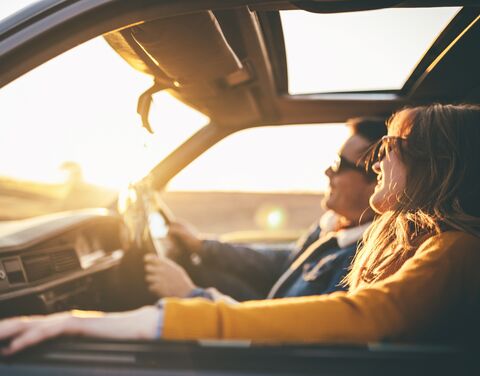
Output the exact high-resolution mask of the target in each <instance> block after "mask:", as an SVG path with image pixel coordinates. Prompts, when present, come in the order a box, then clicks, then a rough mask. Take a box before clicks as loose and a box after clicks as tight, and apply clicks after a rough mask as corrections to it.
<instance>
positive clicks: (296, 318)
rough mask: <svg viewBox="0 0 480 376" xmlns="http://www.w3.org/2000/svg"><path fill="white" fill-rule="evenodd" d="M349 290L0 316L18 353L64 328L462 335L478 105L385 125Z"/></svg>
mask: <svg viewBox="0 0 480 376" xmlns="http://www.w3.org/2000/svg"><path fill="white" fill-rule="evenodd" d="M388 128H389V132H388V136H386V137H384V138H383V139H382V141H381V142H380V144H379V145H378V148H377V151H376V152H375V156H376V157H378V158H377V159H378V160H377V161H376V162H375V164H374V166H373V168H374V170H375V171H376V172H377V174H378V183H377V186H376V188H375V192H374V194H373V195H372V197H371V199H370V203H371V206H372V207H373V208H374V209H375V211H376V212H377V213H379V214H380V216H379V217H378V218H377V219H376V220H375V222H374V223H373V224H372V226H371V227H370V229H369V231H368V232H367V234H366V235H365V238H364V242H363V246H362V248H361V250H360V251H359V252H358V254H357V256H356V258H355V260H354V263H353V267H352V270H351V273H350V275H349V276H348V277H347V280H348V282H349V284H350V291H349V292H348V293H343V292H340V293H334V294H331V295H328V296H319V297H302V298H289V299H279V300H275V301H252V302H247V303H242V304H236V305H228V304H226V303H222V302H219V303H212V302H208V301H205V300H203V299H191V300H179V299H165V300H163V302H162V304H161V305H162V307H160V308H158V307H154V306H151V307H143V308H140V309H138V310H135V311H131V312H126V313H121V314H104V313H98V312H93V313H91V312H64V313H59V314H54V315H49V316H43V317H29V318H13V319H8V320H5V321H3V322H1V323H0V339H11V342H10V344H9V346H8V347H6V348H4V349H3V353H4V354H12V353H14V352H16V351H19V350H20V349H23V348H24V347H27V346H30V345H32V344H34V343H37V342H39V341H41V340H44V339H46V338H50V337H53V336H57V335H61V334H71V335H85V336H96V337H107V338H156V337H159V336H160V335H161V337H162V338H166V339H195V338H226V339H253V340H256V341H277V342H280V341H281V342H287V341H288V342H299V341H300V342H322V341H328V342H333V341H343V342H350V343H351V342H367V341H377V340H385V339H394V340H403V339H408V340H416V341H420V340H429V341H432V340H442V339H448V340H450V341H451V340H465V339H467V338H466V337H467V335H469V334H470V335H472V336H476V334H477V333H478V328H479V326H480V324H479V323H478V320H476V317H478V314H479V312H480V303H479V301H478V297H479V296H480V273H478V272H477V271H476V269H477V267H478V265H480V238H479V236H480V219H479V217H480V205H479V202H480V200H479V199H478V198H477V195H478V194H479V193H480V177H479V175H478V172H479V171H480V148H479V147H478V143H479V140H480V107H479V106H473V105H472V106H467V105H460V106H454V105H432V106H426V107H417V108H411V109H405V110H402V111H400V112H398V113H397V114H395V115H394V116H393V117H392V119H391V120H390V122H389V126H388Z"/></svg>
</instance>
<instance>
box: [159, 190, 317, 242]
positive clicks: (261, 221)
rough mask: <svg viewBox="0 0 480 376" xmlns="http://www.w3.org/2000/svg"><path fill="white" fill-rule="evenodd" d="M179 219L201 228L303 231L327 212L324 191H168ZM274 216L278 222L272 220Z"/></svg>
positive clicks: (220, 231)
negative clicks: (320, 192)
mask: <svg viewBox="0 0 480 376" xmlns="http://www.w3.org/2000/svg"><path fill="white" fill-rule="evenodd" d="M162 198H163V200H164V201H165V202H166V204H167V205H168V207H169V208H170V209H171V210H172V212H173V213H174V215H175V217H176V219H179V220H186V221H187V222H189V223H191V224H193V225H194V226H195V227H196V228H197V229H198V230H199V231H201V232H203V233H208V234H223V233H226V232H232V231H263V232H265V231H272V232H279V231H289V232H292V233H294V234H295V233H298V232H302V231H303V230H305V229H307V228H308V227H309V226H310V225H311V224H312V223H313V221H315V220H317V219H318V218H319V217H320V215H321V214H322V213H323V209H322V208H321V206H320V202H321V199H322V195H321V194H314V193H257V192H164V193H163V194H162ZM270 216H271V217H273V219H274V221H269V219H270Z"/></svg>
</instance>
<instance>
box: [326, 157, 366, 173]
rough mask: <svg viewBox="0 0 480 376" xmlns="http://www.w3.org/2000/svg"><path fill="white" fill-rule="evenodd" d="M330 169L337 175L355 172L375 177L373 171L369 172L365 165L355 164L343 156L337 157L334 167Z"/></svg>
mask: <svg viewBox="0 0 480 376" xmlns="http://www.w3.org/2000/svg"><path fill="white" fill-rule="evenodd" d="M330 169H331V170H332V172H333V173H335V174H339V173H341V172H342V171H347V170H353V171H358V172H360V173H362V174H364V175H367V176H371V175H374V173H373V171H368V170H367V168H366V167H365V165H364V164H363V163H360V164H357V163H355V162H352V161H349V160H348V159H347V158H345V157H344V156H343V155H337V157H336V158H335V160H334V161H333V163H332V165H331V166H330Z"/></svg>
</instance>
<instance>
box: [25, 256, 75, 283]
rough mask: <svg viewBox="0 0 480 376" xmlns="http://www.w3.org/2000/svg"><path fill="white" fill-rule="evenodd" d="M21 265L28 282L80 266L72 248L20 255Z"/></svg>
mask: <svg viewBox="0 0 480 376" xmlns="http://www.w3.org/2000/svg"><path fill="white" fill-rule="evenodd" d="M22 261H23V267H24V269H25V273H26V274H27V279H28V280H29V281H30V282H34V281H38V280H39V279H43V278H46V277H50V276H52V275H53V274H56V273H62V272H66V271H69V270H73V269H78V268H80V263H79V261H78V258H77V254H76V253H75V250H73V249H65V250H62V251H55V252H51V253H42V254H40V255H38V254H37V255H33V256H24V257H22Z"/></svg>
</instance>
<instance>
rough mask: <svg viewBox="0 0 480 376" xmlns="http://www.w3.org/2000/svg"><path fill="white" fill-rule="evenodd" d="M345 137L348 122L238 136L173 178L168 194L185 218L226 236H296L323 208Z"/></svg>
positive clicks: (203, 229)
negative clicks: (330, 172)
mask: <svg viewBox="0 0 480 376" xmlns="http://www.w3.org/2000/svg"><path fill="white" fill-rule="evenodd" d="M347 135H348V129H347V128H346V127H345V126H343V125H342V124H329V125H325V124H323V125H296V126H282V127H262V128H254V129H249V130H245V131H241V132H238V133H235V134H233V135H231V136H229V137H227V138H226V139H224V140H222V141H221V142H219V143H218V144H217V145H215V146H214V147H212V148H211V149H210V150H208V151H207V152H205V153H204V154H203V155H202V156H200V157H199V158H198V159H197V160H195V161H194V162H192V163H191V164H190V165H189V166H187V167H186V168H185V169H184V170H183V171H182V172H181V173H180V174H178V175H177V176H176V177H175V178H174V179H172V181H171V182H170V183H169V185H168V186H167V188H166V190H165V192H164V193H163V198H164V200H165V201H166V203H167V204H168V205H169V206H170V208H171V209H172V211H173V212H174V213H175V214H176V215H177V216H178V217H179V218H181V219H183V220H186V221H187V222H189V223H191V224H193V225H194V226H195V227H196V228H197V229H199V230H200V231H201V232H203V233H208V234H214V235H223V238H224V239H225V240H231V241H243V240H245V241H247V240H255V238H256V237H261V238H262V239H261V240H268V239H269V237H272V239H270V240H272V241H274V240H275V241H278V240H280V238H284V240H287V239H295V238H296V237H297V236H298V235H299V234H300V233H301V232H302V231H304V230H305V229H306V228H308V226H309V225H310V224H312V223H313V221H315V220H316V219H318V217H319V216H320V214H321V213H322V212H323V209H322V207H321V200H322V196H323V191H324V190H325V188H326V187H327V184H328V179H327V178H326V176H325V174H324V171H325V169H326V168H327V167H328V166H329V165H330V163H331V161H332V160H333V157H334V156H335V154H336V153H337V150H338V148H339V146H340V144H341V143H342V142H343V140H344V139H345V138H346V137H347ZM258 240H260V239H258Z"/></svg>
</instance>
